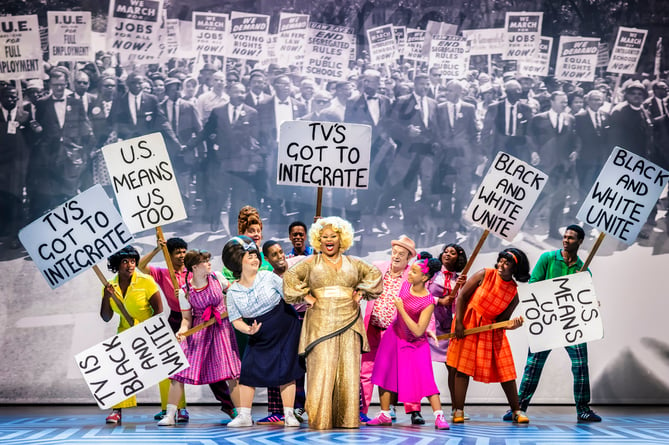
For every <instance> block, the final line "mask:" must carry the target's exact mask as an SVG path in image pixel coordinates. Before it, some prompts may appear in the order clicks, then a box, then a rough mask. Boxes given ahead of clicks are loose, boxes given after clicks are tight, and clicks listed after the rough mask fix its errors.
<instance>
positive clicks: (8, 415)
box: [0, 405, 669, 445]
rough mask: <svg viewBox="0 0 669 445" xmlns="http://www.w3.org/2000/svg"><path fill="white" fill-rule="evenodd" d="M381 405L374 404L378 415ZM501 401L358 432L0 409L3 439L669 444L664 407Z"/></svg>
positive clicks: (202, 411)
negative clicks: (518, 421) (457, 414)
mask: <svg viewBox="0 0 669 445" xmlns="http://www.w3.org/2000/svg"><path fill="white" fill-rule="evenodd" d="M377 410H378V407H372V409H371V414H375V413H376V412H377ZM505 410H506V408H505V407H503V406H489V405H486V406H469V407H468V408H467V412H468V413H469V414H470V416H471V418H472V419H471V421H468V422H466V423H465V424H464V425H451V429H450V430H449V431H436V430H435V429H434V427H433V426H432V423H431V422H432V421H433V418H432V414H431V412H430V409H429V407H427V406H424V407H423V414H424V415H425V419H426V421H427V424H426V425H424V426H422V427H413V426H411V422H410V420H409V418H408V416H406V415H405V414H404V413H403V412H401V413H399V412H398V419H397V423H396V424H395V425H394V426H393V427H368V426H363V427H361V428H360V429H358V430H331V431H312V430H310V429H308V428H307V427H306V424H305V425H303V427H301V428H285V429H284V428H283V427H273V426H254V427H252V428H240V429H234V430H233V429H228V428H226V427H225V426H224V423H227V416H225V415H224V414H222V413H221V412H220V411H218V409H217V408H216V407H213V406H191V407H190V408H189V411H190V416H191V421H190V423H189V424H187V425H184V426H178V427H158V426H156V422H155V421H154V420H153V414H154V413H155V412H156V407H155V406H141V407H139V408H133V409H129V410H124V411H123V424H122V425H118V426H115V425H105V424H104V417H105V415H106V413H104V412H102V411H100V410H99V409H98V408H97V407H92V406H43V405H40V406H26V405H20V406H3V407H0V444H2V445H8V444H30V445H37V444H54V445H56V444H57V445H66V444H93V443H96V444H97V443H101V444H107V445H111V444H123V445H129V444H152V443H155V444H165V443H178V444H189V445H195V444H202V445H209V444H217V443H233V444H244V445H246V444H272V443H287V444H300V443H309V444H350V443H363V444H369V445H372V444H384V445H399V444H421V445H428V444H447V445H475V444H476V445H478V444H483V445H529V444H545V445H548V444H550V445H555V444H607V445H609V444H635V445H641V444H643V445H651V444H652V445H656V444H669V406H663V407H638V406H615V407H612V406H604V407H596V408H595V410H596V411H597V412H598V413H599V414H601V415H602V417H603V418H604V421H603V422H602V423H598V424H579V423H577V422H576V414H575V411H574V408H573V407H570V406H533V407H531V409H530V411H529V412H528V415H529V416H530V419H531V423H530V424H529V425H523V426H519V425H513V424H511V423H509V422H502V420H501V416H502V414H504V412H505ZM264 415H265V407H264V406H257V407H255V408H254V413H253V417H254V419H259V418H260V417H263V416H264Z"/></svg>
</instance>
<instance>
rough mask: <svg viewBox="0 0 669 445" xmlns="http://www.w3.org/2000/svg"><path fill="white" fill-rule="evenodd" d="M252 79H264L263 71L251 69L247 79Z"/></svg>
mask: <svg viewBox="0 0 669 445" xmlns="http://www.w3.org/2000/svg"><path fill="white" fill-rule="evenodd" d="M254 77H266V74H265V70H261V69H260V68H254V69H252V70H251V72H250V73H249V79H253V78H254Z"/></svg>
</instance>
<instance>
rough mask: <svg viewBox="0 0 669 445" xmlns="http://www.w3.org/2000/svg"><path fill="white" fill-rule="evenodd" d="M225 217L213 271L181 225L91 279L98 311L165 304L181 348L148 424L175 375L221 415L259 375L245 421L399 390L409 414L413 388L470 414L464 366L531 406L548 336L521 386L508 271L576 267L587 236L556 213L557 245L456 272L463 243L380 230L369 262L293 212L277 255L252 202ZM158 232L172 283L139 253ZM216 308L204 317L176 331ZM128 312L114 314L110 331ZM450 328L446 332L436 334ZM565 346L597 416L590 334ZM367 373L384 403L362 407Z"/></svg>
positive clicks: (129, 250)
mask: <svg viewBox="0 0 669 445" xmlns="http://www.w3.org/2000/svg"><path fill="white" fill-rule="evenodd" d="M237 229H238V234H237V235H236V236H234V237H231V238H230V239H229V240H228V241H227V242H226V244H225V246H224V247H223V250H222V253H221V258H222V261H223V264H224V266H225V267H224V269H223V271H222V272H218V271H212V269H211V254H210V253H209V252H207V251H204V250H192V249H191V250H188V246H187V244H186V242H185V241H183V240H182V239H180V238H170V239H168V240H167V241H165V240H163V239H158V243H157V246H156V248H155V249H153V250H152V251H150V252H148V253H146V254H145V255H144V256H142V257H140V254H139V253H138V251H137V250H136V249H135V248H133V247H132V246H127V247H125V248H124V249H122V250H121V251H119V252H117V253H115V254H113V255H111V256H110V257H109V259H108V261H109V264H108V265H109V269H110V270H111V271H112V272H114V273H116V276H115V277H114V278H113V279H112V280H111V282H110V283H109V284H108V285H107V286H106V287H105V288H104V289H103V296H102V303H101V309H100V315H101V317H102V318H103V319H104V320H105V321H109V320H110V319H111V317H112V315H113V312H118V313H119V314H120V313H121V309H120V308H119V307H118V306H117V305H116V303H115V302H114V301H113V299H112V295H113V294H114V292H116V293H117V294H118V295H120V296H122V298H120V300H121V301H122V302H123V305H124V306H125V309H126V310H127V312H128V313H129V314H130V316H131V317H132V318H133V319H134V320H136V321H139V322H141V321H144V320H146V319H147V318H149V317H151V316H155V315H158V314H161V313H162V312H168V319H169V324H170V326H171V327H172V330H173V331H174V333H175V334H176V337H177V340H178V341H179V342H180V344H181V346H182V348H183V350H184V353H185V355H186V357H187V358H188V361H189V363H190V367H189V368H187V369H185V370H183V371H180V372H179V373H177V374H175V375H173V376H171V377H170V379H169V380H165V381H163V382H161V383H160V385H159V386H160V394H161V403H162V410H161V411H160V412H159V413H158V414H156V416H155V418H156V420H159V422H158V425H161V426H162V425H175V424H178V423H185V422H188V421H189V415H188V411H187V409H186V398H185V392H184V384H189V385H205V384H206V385H209V386H210V387H211V389H212V392H213V394H214V396H215V398H216V399H217V400H218V401H220V402H221V406H222V410H223V411H224V412H225V413H226V414H227V415H228V416H229V417H230V418H231V419H232V420H231V421H229V422H228V423H227V426H228V427H229V428H234V427H251V426H253V424H254V420H253V419H252V417H251V409H252V403H253V399H254V393H255V388H257V387H266V388H267V389H268V391H267V395H268V413H267V416H266V417H264V418H262V419H258V420H256V421H255V423H256V424H273V425H284V426H286V427H298V426H300V425H301V423H302V422H304V421H305V419H308V420H307V421H308V425H309V427H310V428H313V429H317V430H323V429H331V428H357V427H359V426H360V425H361V424H366V425H367V426H391V425H392V424H393V421H394V419H395V417H396V416H395V409H394V407H395V406H396V405H397V404H398V403H402V404H404V408H405V410H406V412H407V414H409V415H410V418H411V424H413V425H423V424H425V422H426V421H425V419H424V418H423V416H422V412H421V411H422V410H421V401H422V399H423V398H427V399H428V401H429V403H430V406H431V408H432V411H433V418H434V427H435V428H436V429H439V430H445V429H449V423H450V422H452V423H464V422H465V421H466V420H469V416H468V415H467V414H466V413H465V411H464V408H465V402H466V394H467V388H468V385H469V381H470V379H471V378H473V379H474V380H475V381H478V382H484V383H494V382H499V383H500V384H501V386H502V389H503V390H504V393H505V395H506V397H507V399H508V402H509V408H510V409H509V412H508V413H507V414H505V415H504V416H503V419H504V420H508V421H512V422H514V423H519V424H526V423H528V422H529V418H528V416H527V414H526V411H527V410H528V406H529V403H530V401H531V399H532V396H533V394H534V392H535V390H536V388H537V385H538V384H539V379H540V376H541V371H542V369H543V366H544V363H545V361H546V358H547V357H548V354H549V352H550V351H544V352H540V353H530V352H529V351H528V356H527V364H526V366H525V371H524V374H523V376H522V380H521V385H520V388H518V387H517V386H516V377H517V376H516V370H515V365H514V357H513V355H512V352H511V348H510V345H509V342H508V340H507V337H506V332H505V330H506V329H516V328H518V327H520V326H521V324H522V318H521V317H516V318H511V316H512V313H513V312H514V309H515V308H516V306H517V305H518V293H517V283H518V282H527V281H529V282H536V281H541V280H545V279H551V278H555V277H558V276H563V275H568V274H572V273H576V272H578V271H580V269H581V267H582V266H583V262H582V261H581V259H580V258H579V257H578V249H579V247H580V245H581V243H582V242H583V239H584V237H585V233H584V231H583V229H582V228H581V227H580V226H578V225H569V226H567V228H566V229H565V231H564V233H563V236H562V248H561V249H558V250H554V251H549V252H545V253H543V254H542V255H541V257H540V258H538V259H537V260H536V264H535V266H534V267H533V268H531V266H530V262H529V260H528V258H527V256H526V255H525V253H523V252H522V251H521V250H519V249H517V248H514V247H510V248H507V249H504V250H503V251H501V252H499V254H498V255H497V260H496V262H495V264H491V267H489V268H484V269H482V270H480V271H478V272H475V273H473V274H471V275H469V276H466V275H464V274H462V273H461V272H462V271H463V269H464V268H465V265H466V263H467V253H466V252H465V250H464V249H463V248H462V247H461V246H459V245H458V244H453V243H449V244H447V245H445V246H444V248H443V250H442V252H441V253H440V254H439V255H438V257H436V258H434V257H432V255H431V254H430V253H428V252H417V251H416V244H415V242H414V241H413V240H412V239H411V238H410V237H408V236H406V235H401V236H399V237H398V238H397V239H395V240H393V241H391V243H390V246H388V247H390V258H389V260H387V261H383V262H379V263H375V264H369V263H367V262H365V261H363V260H361V259H359V258H358V257H354V256H351V255H349V254H347V251H348V250H349V249H350V247H351V246H352V244H353V239H354V229H353V227H352V225H351V224H350V223H349V222H348V221H346V220H344V219H342V218H340V217H336V216H331V217H325V218H320V219H317V220H316V221H315V222H314V223H313V225H311V227H310V228H309V229H308V231H307V227H306V225H305V224H304V223H302V222H299V221H296V222H294V223H293V224H291V225H290V227H289V233H290V239H291V243H292V250H291V251H290V252H289V254H288V255H286V254H285V253H284V251H283V248H282V246H281V244H280V243H278V242H277V241H274V240H269V241H265V242H263V233H262V230H263V223H262V220H261V218H260V215H259V213H258V211H257V209H255V208H253V207H251V206H245V207H243V208H242V209H241V210H240V211H239V214H238V221H237ZM307 234H308V240H309V244H310V245H307V242H306V238H307ZM165 245H166V247H167V250H168V252H169V256H170V260H171V263H172V265H173V267H174V272H175V274H176V278H177V281H178V284H179V288H177V289H175V288H174V286H173V284H172V281H171V279H170V274H169V271H168V269H167V268H163V267H156V266H151V265H150V262H151V260H152V259H153V258H154V257H155V256H156V255H157V253H158V252H159V251H160V250H161V248H162V247H163V246H165ZM160 291H162V293H163V295H164V296H165V299H166V301H167V305H168V309H166V310H164V309H163V307H162V302H161V296H160ZM363 300H367V304H366V305H365V309H364V310H362V308H361V302H362V301H363ZM212 318H214V319H215V321H214V322H213V324H211V325H210V326H207V327H205V328H204V329H201V330H199V331H197V332H195V333H194V334H192V335H190V334H189V332H187V331H188V330H189V329H191V328H192V327H195V326H198V325H201V324H203V323H205V322H207V321H208V320H211V319H212ZM505 320H508V321H509V323H508V324H507V328H506V329H495V330H486V331H484V332H481V333H478V334H469V335H465V330H467V329H470V328H475V327H478V326H485V325H489V324H492V323H494V322H499V321H505ZM128 328H129V324H128V321H126V319H125V318H123V317H122V318H121V322H120V324H119V327H118V331H119V332H121V331H123V330H125V329H128ZM451 332H452V333H454V334H455V337H454V338H452V339H451V340H443V339H439V338H438V336H440V335H442V334H444V333H451ZM565 349H566V350H567V352H568V353H569V357H570V358H571V361H572V372H573V374H574V399H575V402H576V410H577V419H578V421H579V422H598V421H601V417H599V416H598V415H597V414H596V413H595V412H593V411H592V410H591V409H590V406H589V403H590V383H589V376H588V360H587V346H586V344H585V343H584V344H579V345H574V346H568V347H566V348H565ZM433 362H439V363H445V366H446V368H447V372H448V394H449V395H450V410H448V409H447V410H446V411H444V408H443V407H442V405H441V401H440V400H441V398H442V397H440V389H439V387H438V385H437V383H436V382H435V378H434V374H433ZM305 376H306V379H305ZM305 380H306V385H305ZM374 386H377V387H378V391H379V400H380V405H381V406H380V410H379V412H378V414H377V415H376V416H375V417H373V418H369V417H368V414H370V413H369V408H370V403H371V399H372V392H373V388H374ZM135 405H136V400H135V398H134V397H132V398H130V399H128V400H126V401H124V402H122V403H120V404H118V405H117V406H115V407H114V409H113V411H112V412H111V414H110V415H109V416H108V417H107V419H106V421H107V423H120V422H121V415H122V414H121V409H122V408H129V407H132V406H135Z"/></svg>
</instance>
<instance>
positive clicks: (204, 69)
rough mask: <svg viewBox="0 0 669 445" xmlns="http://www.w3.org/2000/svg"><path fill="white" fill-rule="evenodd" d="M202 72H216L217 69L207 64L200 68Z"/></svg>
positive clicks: (211, 64)
mask: <svg viewBox="0 0 669 445" xmlns="http://www.w3.org/2000/svg"><path fill="white" fill-rule="evenodd" d="M202 71H216V68H215V67H214V64H213V63H205V64H204V65H203V66H202V68H200V72H202Z"/></svg>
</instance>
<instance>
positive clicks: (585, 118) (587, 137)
mask: <svg viewBox="0 0 669 445" xmlns="http://www.w3.org/2000/svg"><path fill="white" fill-rule="evenodd" d="M584 99H585V108H583V109H582V110H581V111H579V112H578V113H577V114H576V116H574V125H575V127H576V152H577V153H578V159H577V161H576V165H575V167H576V175H577V177H578V185H579V189H580V195H581V198H583V197H585V196H586V195H587V194H588V192H589V191H590V188H591V187H592V185H593V184H594V182H595V179H596V178H597V176H598V175H599V172H600V170H601V169H602V167H603V166H604V164H605V163H606V159H607V158H608V157H609V155H610V154H611V148H612V147H610V146H609V145H608V141H607V137H606V133H605V132H604V127H605V125H606V120H607V118H608V116H607V115H606V113H604V112H602V110H601V107H602V104H603V103H604V95H603V94H602V93H601V91H599V90H591V91H590V92H588V94H586V95H585V97H584Z"/></svg>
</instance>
